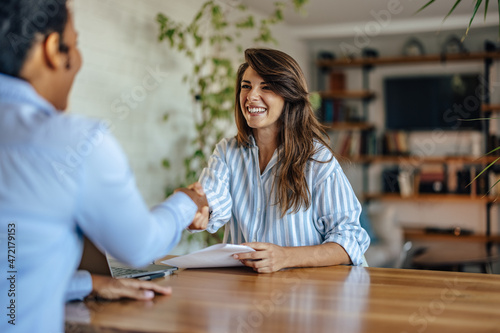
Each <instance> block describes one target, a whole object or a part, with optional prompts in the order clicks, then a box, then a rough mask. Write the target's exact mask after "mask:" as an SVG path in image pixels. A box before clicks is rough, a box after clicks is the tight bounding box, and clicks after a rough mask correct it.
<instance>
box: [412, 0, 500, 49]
mask: <svg viewBox="0 0 500 333" xmlns="http://www.w3.org/2000/svg"><path fill="white" fill-rule="evenodd" d="M435 1H436V0H430V1H428V2H427V3H426V4H425V5H424V6H422V7H421V8H420V9H419V10H418V11H417V13H418V12H421V11H422V10H424V9H425V8H427V7H428V6H429V5H431V4H432V3H433V2H435ZM475 1H476V3H475V4H474V9H473V11H472V17H471V18H470V21H469V25H468V26H467V30H466V31H465V35H464V37H463V38H462V41H463V40H464V39H465V37H466V36H467V34H468V33H469V29H470V26H471V24H472V21H474V18H475V17H476V13H477V11H478V10H479V7H481V4H482V3H483V0H475ZM460 2H462V0H456V1H455V4H454V5H453V6H452V7H451V9H450V11H449V12H448V14H446V16H445V17H444V20H446V19H447V18H448V16H450V15H451V13H453V11H454V10H455V8H457V6H458V4H460ZM489 2H490V0H485V1H484V19H485V20H486V13H487V12H488V5H489ZM498 16H499V18H500V0H498ZM498 35H499V36H500V25H499V27H498Z"/></svg>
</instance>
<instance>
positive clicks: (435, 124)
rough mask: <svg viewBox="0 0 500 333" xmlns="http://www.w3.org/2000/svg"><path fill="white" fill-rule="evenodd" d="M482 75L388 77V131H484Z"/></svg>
mask: <svg viewBox="0 0 500 333" xmlns="http://www.w3.org/2000/svg"><path fill="white" fill-rule="evenodd" d="M480 82H481V81H480V74H443V75H432V76H431V75H429V76H412V77H409V76H404V77H388V78H386V79H385V80H384V95H385V108H386V118H385V124H386V129H388V130H405V131H424V130H433V129H443V130H480V129H481V121H464V120H463V119H469V120H470V119H477V118H480V116H481V112H480V110H481V94H482V88H481V86H480Z"/></svg>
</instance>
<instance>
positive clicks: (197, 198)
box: [175, 182, 208, 230]
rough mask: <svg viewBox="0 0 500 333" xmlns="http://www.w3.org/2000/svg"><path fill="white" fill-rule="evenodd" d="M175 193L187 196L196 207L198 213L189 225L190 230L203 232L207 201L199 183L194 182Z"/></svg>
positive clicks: (205, 224) (206, 214)
mask: <svg viewBox="0 0 500 333" xmlns="http://www.w3.org/2000/svg"><path fill="white" fill-rule="evenodd" d="M175 192H183V193H185V194H187V195H188V196H189V197H190V198H191V200H193V201H194V203H195V204H196V205H198V212H197V213H196V215H195V217H194V219H193V222H191V224H190V225H189V227H188V229H190V230H205V229H206V228H207V225H208V201H207V196H206V195H205V192H203V187H202V186H201V184H200V183H198V182H196V183H193V184H191V185H189V186H188V187H187V188H178V189H176V190H175Z"/></svg>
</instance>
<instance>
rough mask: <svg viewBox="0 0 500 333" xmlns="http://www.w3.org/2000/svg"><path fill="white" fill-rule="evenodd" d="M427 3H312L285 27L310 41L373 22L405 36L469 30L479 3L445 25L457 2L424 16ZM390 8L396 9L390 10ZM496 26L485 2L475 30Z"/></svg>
mask: <svg viewBox="0 0 500 333" xmlns="http://www.w3.org/2000/svg"><path fill="white" fill-rule="evenodd" d="M241 1H242V2H243V3H244V4H245V5H247V6H248V7H249V8H251V9H253V10H254V11H256V12H258V13H261V14H264V15H266V14H268V13H270V12H272V11H273V10H274V2H275V1H271V0H241ZM282 1H283V0H282ZM285 2H286V1H285ZM426 3H427V0H336V1H335V0H309V3H308V4H306V5H305V11H306V12H307V14H306V15H301V14H298V13H296V12H295V11H294V10H293V8H291V7H292V6H288V8H287V9H286V10H285V13H284V14H285V23H286V24H287V25H289V26H290V28H291V29H293V30H294V32H295V33H297V34H298V35H299V36H302V37H306V38H307V37H309V38H315V37H329V36H330V37H333V36H337V35H349V34H352V35H353V34H354V30H353V29H354V28H355V27H356V26H358V27H363V25H366V24H367V23H368V22H371V21H377V22H379V23H380V24H381V26H382V27H383V29H384V30H385V33H397V32H399V33H401V32H404V30H405V27H407V28H411V29H412V31H415V29H417V30H429V29H436V28H438V29H439V28H442V27H445V28H450V29H453V28H462V27H466V26H467V24H468V22H469V19H470V17H471V16H472V12H473V9H474V3H475V2H474V1H462V2H461V3H460V4H459V5H458V6H457V8H455V10H454V12H453V14H452V15H451V16H450V17H449V18H448V19H447V20H446V21H445V22H444V23H443V18H444V17H445V16H446V14H447V13H448V11H449V10H450V9H451V7H452V5H453V4H454V3H455V1H453V0H449V1H435V2H434V3H432V4H431V5H430V6H429V7H427V8H426V9H424V10H423V11H421V12H420V13H416V12H417V11H418V9H419V8H421V7H422V6H423V5H425V4H426ZM389 4H392V5H393V7H391V8H389V7H388V6H389ZM495 24H496V25H498V4H497V2H496V1H490V3H489V8H488V15H487V19H486V21H484V2H483V4H482V5H481V7H480V9H479V11H478V14H477V15H476V18H475V20H474V23H473V26H476V25H495ZM402 29H403V30H402Z"/></svg>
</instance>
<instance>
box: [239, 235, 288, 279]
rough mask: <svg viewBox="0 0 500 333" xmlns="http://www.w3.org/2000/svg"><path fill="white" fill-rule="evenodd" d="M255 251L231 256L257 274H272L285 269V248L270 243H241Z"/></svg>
mask: <svg viewBox="0 0 500 333" xmlns="http://www.w3.org/2000/svg"><path fill="white" fill-rule="evenodd" d="M241 245H246V246H249V247H251V248H253V249H254V250H255V252H247V253H238V254H235V255H233V257H234V258H235V259H239V260H240V261H241V262H242V263H243V265H245V266H248V267H252V268H253V269H254V271H256V272H258V273H272V272H276V271H279V270H280V269H282V268H285V267H287V266H286V261H287V252H286V248H284V247H281V246H279V245H275V244H271V243H260V242H253V243H243V244H241Z"/></svg>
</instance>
